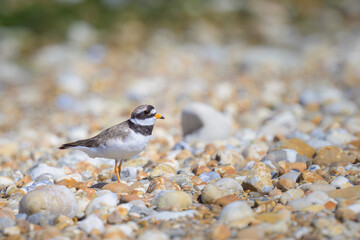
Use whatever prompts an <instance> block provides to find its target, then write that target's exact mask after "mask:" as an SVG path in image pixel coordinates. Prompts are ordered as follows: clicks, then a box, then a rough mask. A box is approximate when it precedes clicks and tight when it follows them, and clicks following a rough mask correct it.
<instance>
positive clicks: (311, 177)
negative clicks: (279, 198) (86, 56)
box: [301, 170, 324, 183]
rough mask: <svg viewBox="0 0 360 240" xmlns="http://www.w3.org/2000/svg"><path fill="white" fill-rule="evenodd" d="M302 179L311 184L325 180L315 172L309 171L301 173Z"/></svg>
mask: <svg viewBox="0 0 360 240" xmlns="http://www.w3.org/2000/svg"><path fill="white" fill-rule="evenodd" d="M301 177H302V179H303V180H305V181H306V182H310V183H313V182H316V181H321V180H324V179H323V178H322V177H321V176H320V175H319V174H317V173H316V172H313V171H309V170H305V171H303V172H302V173H301Z"/></svg>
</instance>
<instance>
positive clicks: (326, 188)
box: [300, 184, 336, 192]
mask: <svg viewBox="0 0 360 240" xmlns="http://www.w3.org/2000/svg"><path fill="white" fill-rule="evenodd" d="M300 188H301V189H304V190H310V191H322V192H328V191H332V190H335V189H336V187H335V186H333V185H330V184H304V185H301V186H300Z"/></svg>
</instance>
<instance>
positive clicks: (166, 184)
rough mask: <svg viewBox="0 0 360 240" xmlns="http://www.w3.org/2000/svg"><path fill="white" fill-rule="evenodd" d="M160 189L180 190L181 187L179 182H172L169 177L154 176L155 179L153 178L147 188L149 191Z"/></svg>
mask: <svg viewBox="0 0 360 240" xmlns="http://www.w3.org/2000/svg"><path fill="white" fill-rule="evenodd" d="M158 190H177V191H180V190H181V188H180V186H179V185H178V184H177V183H175V182H172V181H170V180H169V179H167V178H164V177H157V178H154V179H153V180H151V182H150V184H149V187H148V189H147V192H148V193H152V192H153V191H158Z"/></svg>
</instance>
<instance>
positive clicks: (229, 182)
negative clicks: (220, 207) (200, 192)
mask: <svg viewBox="0 0 360 240" xmlns="http://www.w3.org/2000/svg"><path fill="white" fill-rule="evenodd" d="M215 186H217V187H218V188H220V189H222V190H225V191H229V192H231V193H232V194H234V193H236V194H240V193H241V192H243V191H244V190H243V187H242V186H241V184H240V183H238V182H237V181H236V180H234V179H232V178H223V179H220V180H218V181H216V182H215Z"/></svg>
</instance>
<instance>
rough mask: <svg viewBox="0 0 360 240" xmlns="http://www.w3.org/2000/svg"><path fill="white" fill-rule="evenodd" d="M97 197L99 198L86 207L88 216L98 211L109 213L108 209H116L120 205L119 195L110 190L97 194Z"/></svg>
mask: <svg viewBox="0 0 360 240" xmlns="http://www.w3.org/2000/svg"><path fill="white" fill-rule="evenodd" d="M97 195H98V197H96V198H94V199H93V200H92V201H91V202H90V203H89V205H87V207H86V211H85V212H86V215H87V216H89V215H91V214H92V213H94V212H95V211H98V210H100V211H101V210H104V211H107V209H111V208H112V207H115V206H116V205H117V203H118V197H117V195H116V194H115V193H112V192H110V191H108V190H103V191H101V192H97Z"/></svg>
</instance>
